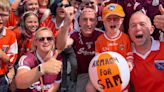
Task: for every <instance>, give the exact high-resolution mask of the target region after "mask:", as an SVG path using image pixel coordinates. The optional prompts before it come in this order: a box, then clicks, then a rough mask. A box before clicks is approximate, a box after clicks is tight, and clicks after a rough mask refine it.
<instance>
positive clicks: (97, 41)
mask: <svg viewBox="0 0 164 92" xmlns="http://www.w3.org/2000/svg"><path fill="white" fill-rule="evenodd" d="M95 51H96V53H100V46H99V39H97V40H96V42H95Z"/></svg>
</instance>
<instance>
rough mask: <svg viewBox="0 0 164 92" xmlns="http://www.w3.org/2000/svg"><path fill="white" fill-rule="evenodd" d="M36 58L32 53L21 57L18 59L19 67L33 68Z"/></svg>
mask: <svg viewBox="0 0 164 92" xmlns="http://www.w3.org/2000/svg"><path fill="white" fill-rule="evenodd" d="M36 63H37V62H36V57H35V54H34V52H28V53H26V54H25V55H23V56H21V58H20V59H19V63H18V64H19V66H29V67H33V66H35V65H36Z"/></svg>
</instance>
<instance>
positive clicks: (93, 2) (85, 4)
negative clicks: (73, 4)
mask: <svg viewBox="0 0 164 92" xmlns="http://www.w3.org/2000/svg"><path fill="white" fill-rule="evenodd" d="M89 4H91V5H93V4H94V2H87V3H85V5H89Z"/></svg>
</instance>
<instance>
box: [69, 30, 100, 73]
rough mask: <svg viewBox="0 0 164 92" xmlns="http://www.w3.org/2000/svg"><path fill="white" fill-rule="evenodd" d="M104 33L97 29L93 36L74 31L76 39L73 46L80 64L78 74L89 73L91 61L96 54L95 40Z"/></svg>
mask: <svg viewBox="0 0 164 92" xmlns="http://www.w3.org/2000/svg"><path fill="white" fill-rule="evenodd" d="M102 33H103V32H101V31H96V30H95V31H94V32H93V35H92V37H84V36H83V35H82V33H81V32H74V33H73V34H72V35H71V38H72V39H73V40H74V43H73V48H74V51H75V54H76V59H77V64H78V74H82V73H88V67H89V63H90V61H91V59H92V58H93V57H94V56H95V41H96V39H97V38H98V36H99V35H101V34H102Z"/></svg>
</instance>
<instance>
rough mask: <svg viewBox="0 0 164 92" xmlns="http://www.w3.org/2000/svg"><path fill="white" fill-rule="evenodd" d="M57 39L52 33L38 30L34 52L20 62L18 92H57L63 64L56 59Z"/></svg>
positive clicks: (17, 81)
mask: <svg viewBox="0 0 164 92" xmlns="http://www.w3.org/2000/svg"><path fill="white" fill-rule="evenodd" d="M54 42H55V38H54V35H53V33H52V31H51V30H50V29H48V28H45V27H41V28H39V29H38V30H37V32H36V34H35V36H34V40H33V44H32V48H33V51H32V52H29V53H27V54H26V55H23V56H22V57H21V58H20V60H19V63H18V65H19V67H18V70H17V75H16V84H17V88H19V90H17V92H38V91H40V92H56V91H57V90H58V88H59V85H60V82H61V80H60V71H61V66H62V63H61V62H60V61H59V60H57V59H56V57H57V56H58V53H57V52H56V51H55V50H54V48H55V43H54Z"/></svg>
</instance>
